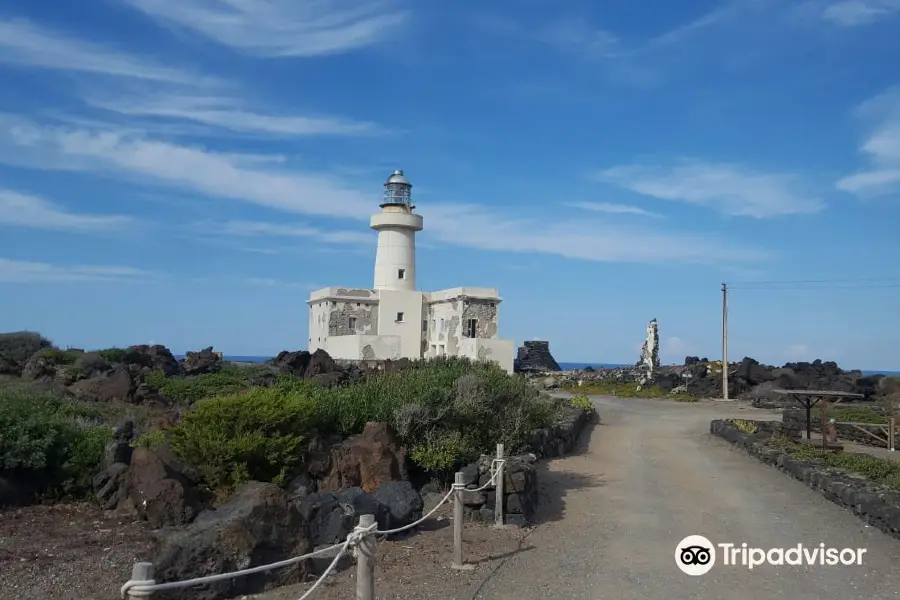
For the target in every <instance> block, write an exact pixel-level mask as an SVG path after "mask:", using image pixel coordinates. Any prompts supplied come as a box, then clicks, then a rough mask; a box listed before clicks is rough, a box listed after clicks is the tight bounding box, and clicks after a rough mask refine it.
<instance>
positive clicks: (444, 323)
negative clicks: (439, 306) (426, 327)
mask: <svg viewBox="0 0 900 600" xmlns="http://www.w3.org/2000/svg"><path fill="white" fill-rule="evenodd" d="M441 331H447V323H446V322H445V321H444V320H443V319H441Z"/></svg>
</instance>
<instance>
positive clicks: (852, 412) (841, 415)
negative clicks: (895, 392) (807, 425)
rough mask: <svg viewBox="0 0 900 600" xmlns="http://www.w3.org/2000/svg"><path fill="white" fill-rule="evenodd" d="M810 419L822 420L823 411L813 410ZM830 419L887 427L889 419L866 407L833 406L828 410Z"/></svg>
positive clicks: (817, 408)
mask: <svg viewBox="0 0 900 600" xmlns="http://www.w3.org/2000/svg"><path fill="white" fill-rule="evenodd" d="M810 417H811V418H812V419H813V420H817V421H821V420H822V409H821V408H819V407H815V408H813V410H812V412H811V414H810ZM828 417H829V418H831V419H834V420H835V421H847V422H850V423H870V424H872V425H887V422H888V417H887V416H886V415H884V414H882V413H879V412H877V411H874V410H872V409H871V408H868V407H865V406H833V407H829V409H828Z"/></svg>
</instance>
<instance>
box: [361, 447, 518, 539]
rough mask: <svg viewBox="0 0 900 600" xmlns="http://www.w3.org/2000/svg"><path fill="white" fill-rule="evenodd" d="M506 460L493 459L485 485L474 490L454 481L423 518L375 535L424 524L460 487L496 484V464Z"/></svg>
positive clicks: (387, 533)
mask: <svg viewBox="0 0 900 600" xmlns="http://www.w3.org/2000/svg"><path fill="white" fill-rule="evenodd" d="M505 462H506V460H504V459H502V458H499V459H498V458H495V459H493V460H492V461H491V478H490V479H488V482H487V483H485V484H484V485H483V486H481V487H480V488H478V489H474V490H470V489H468V488H466V487H465V486H464V485H459V486H457V485H456V484H455V483H454V484H452V485H451V486H450V491H449V492H447V495H446V496H444V498H443V499H442V500H441V501H440V502H438V503H437V505H436V506H435V507H434V508H432V509H431V512H429V513H428V514H427V515H425V516H423V517H422V518H421V519H419V520H418V521H415V522H413V523H410V524H409V525H404V526H403V527H397V528H396V529H388V530H387V531H381V530H378V531H376V532H375V535H392V534H394V533H400V532H401V531H406V530H407V529H412V528H413V527H416V526H417V525H420V524H422V523H423V522H424V521H425V520H426V519H428V518H429V517H430V516H431V515H433V514H434V513H436V512H437V510H438V509H439V508H440V507H442V506H443V505H444V504H445V503H446V502H447V501H448V500H450V497H451V496H453V493H454V492H456V490H458V489H459V490H463V491H466V492H480V491H482V490H484V489H486V488H488V487H490V486H491V485H493V484H494V480H495V479H497V474H498V473H499V472H500V469H495V465H502V464H504V463H505Z"/></svg>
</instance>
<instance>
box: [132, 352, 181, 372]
mask: <svg viewBox="0 0 900 600" xmlns="http://www.w3.org/2000/svg"><path fill="white" fill-rule="evenodd" d="M122 363H123V364H125V365H128V366H129V368H130V369H131V370H133V371H134V372H135V373H141V372H147V373H149V372H151V371H161V372H163V373H165V374H166V376H167V377H171V376H173V375H178V374H180V373H181V365H180V364H179V362H178V360H177V359H176V358H175V356H174V355H173V354H172V352H171V351H169V349H168V348H166V347H165V346H163V345H160V344H156V345H153V346H148V345H146V344H142V345H139V346H131V347H129V348H127V349H126V350H125V356H124V357H122Z"/></svg>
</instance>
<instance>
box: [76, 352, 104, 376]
mask: <svg viewBox="0 0 900 600" xmlns="http://www.w3.org/2000/svg"><path fill="white" fill-rule="evenodd" d="M72 366H73V368H74V369H75V372H76V373H77V374H78V375H80V376H81V377H90V376H91V374H93V373H94V372H96V371H107V370H109V369H110V368H111V364H110V361H109V360H107V359H106V357H104V356H103V354H101V353H100V352H87V353H85V354H82V355H81V356H79V357H78V358H76V359H75V362H74V363H73V364H72Z"/></svg>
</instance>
